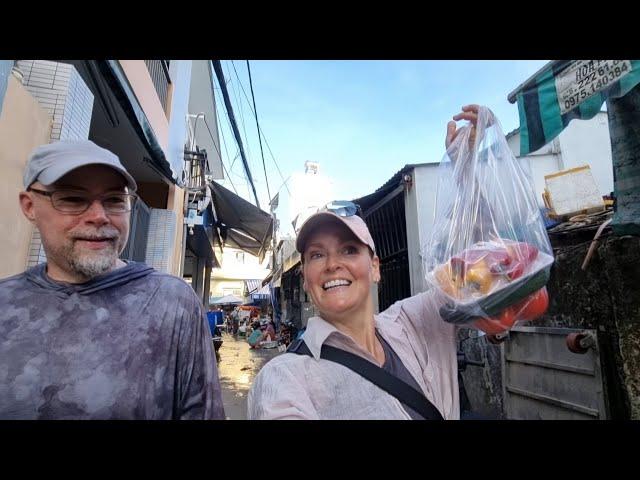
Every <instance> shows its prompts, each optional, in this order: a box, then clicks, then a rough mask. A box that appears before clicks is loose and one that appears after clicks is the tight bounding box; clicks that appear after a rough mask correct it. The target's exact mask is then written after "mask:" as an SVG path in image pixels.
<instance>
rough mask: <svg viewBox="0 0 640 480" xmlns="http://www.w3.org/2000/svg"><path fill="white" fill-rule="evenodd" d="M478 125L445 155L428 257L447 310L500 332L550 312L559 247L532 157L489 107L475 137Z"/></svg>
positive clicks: (451, 317)
mask: <svg viewBox="0 0 640 480" xmlns="http://www.w3.org/2000/svg"><path fill="white" fill-rule="evenodd" d="M471 133H472V132H471V126H470V125H467V126H465V127H463V128H462V129H461V131H460V133H459V134H458V135H457V137H456V138H455V140H454V141H453V143H452V144H451V145H450V146H449V148H448V149H447V153H446V154H445V156H444V158H443V159H442V162H441V163H440V168H439V172H438V190H437V194H436V211H435V221H434V227H433V230H432V234H431V236H430V238H429V240H428V242H427V244H426V245H425V246H424V248H423V252H422V258H423V261H424V266H425V272H427V273H426V280H427V283H428V284H430V285H431V286H432V287H433V288H436V289H438V290H439V291H440V292H441V293H442V294H443V295H444V298H445V302H444V305H443V306H442V308H441V309H440V315H441V316H442V318H443V319H444V320H445V321H447V322H450V323H454V324H458V325H465V326H469V327H475V328H478V329H481V330H483V331H485V332H487V333H490V334H496V333H502V332H504V331H507V330H509V329H510V328H511V327H512V326H513V325H514V324H515V323H516V322H518V321H523V320H533V319H534V318H536V317H538V316H540V315H542V314H543V313H544V311H545V310H546V308H547V306H548V296H547V292H546V288H545V285H546V283H547V282H548V280H549V274H550V270H551V265H552V264H553V253H552V249H551V244H550V243H549V238H548V236H547V232H546V228H545V224H544V220H543V217H542V215H541V213H540V207H539V206H538V204H537V202H536V198H535V190H534V186H533V182H532V180H531V173H530V169H529V164H528V162H527V161H526V160H517V159H516V158H515V157H514V156H513V153H512V152H511V149H510V148H509V146H508V144H507V141H506V138H505V136H504V134H503V133H502V129H501V127H500V123H499V122H498V120H497V118H496V117H495V116H494V115H493V113H492V112H491V111H490V110H489V109H487V108H486V107H480V109H479V111H478V123H477V127H476V136H475V141H473V139H472V135H471Z"/></svg>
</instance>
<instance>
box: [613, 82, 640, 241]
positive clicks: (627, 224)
mask: <svg viewBox="0 0 640 480" xmlns="http://www.w3.org/2000/svg"><path fill="white" fill-rule="evenodd" d="M607 112H608V114H609V134H610V136H611V154H612V160H613V188H614V191H615V197H616V211H615V213H614V215H613V221H612V222H611V227H612V228H613V231H614V233H616V235H639V234H640V129H639V128H640V84H638V85H636V86H635V87H634V88H633V89H632V90H630V91H629V93H627V94H626V95H625V96H623V97H620V98H613V99H609V100H607Z"/></svg>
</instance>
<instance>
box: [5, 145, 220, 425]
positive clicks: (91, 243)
mask: <svg viewBox="0 0 640 480" xmlns="http://www.w3.org/2000/svg"><path fill="white" fill-rule="evenodd" d="M24 187H25V191H23V192H20V206H21V208H22V211H23V213H24V215H25V217H26V218H27V219H28V220H29V221H30V222H31V223H33V224H34V225H35V226H36V227H37V228H38V230H39V231H40V235H41V238H42V244H43V247H44V250H45V253H46V256H47V262H46V263H44V264H40V265H38V266H36V267H33V268H30V269H28V270H27V271H26V272H24V273H22V274H20V275H16V276H14V277H10V278H7V279H4V280H1V281H0V308H1V309H2V313H0V358H1V359H2V360H1V362H0V419H111V418H114V419H215V418H224V410H223V407H222V397H221V392H220V385H219V381H218V373H217V367H216V362H215V357H214V355H213V351H212V345H211V335H210V333H209V327H208V323H207V320H206V317H205V315H204V312H203V309H202V305H201V303H200V301H199V299H198V297H197V295H196V294H195V293H194V292H193V290H192V289H191V288H190V287H189V286H188V285H187V284H186V283H185V282H183V281H182V280H181V279H179V278H177V277H173V276H171V275H167V274H163V273H160V272H157V271H155V270H154V269H153V268H150V267H148V266H146V265H145V264H143V263H137V262H131V261H126V262H125V261H122V260H120V259H119V258H118V256H119V254H120V253H121V252H122V249H123V248H124V246H125V244H126V242H127V238H128V235H129V219H130V215H131V209H132V207H133V205H134V202H135V200H136V195H135V193H134V192H135V190H136V182H135V181H134V179H133V178H132V177H131V175H130V174H129V173H128V172H127V171H126V169H125V168H124V167H123V166H122V164H121V163H120V160H119V159H118V157H117V156H116V155H114V154H113V153H111V152H109V151H108V150H105V149H103V148H100V147H98V146H97V145H96V144H94V143H93V142H90V141H62V142H56V143H52V144H48V145H43V146H41V147H38V148H37V149H36V150H35V151H34V152H33V154H32V156H31V158H30V159H29V161H28V163H27V167H26V170H25V174H24Z"/></svg>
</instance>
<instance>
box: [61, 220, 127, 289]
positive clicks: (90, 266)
mask: <svg viewBox="0 0 640 480" xmlns="http://www.w3.org/2000/svg"><path fill="white" fill-rule="evenodd" d="M81 238H85V239H86V238H107V239H109V242H108V244H107V246H106V247H104V248H102V249H100V250H95V251H91V250H88V249H81V247H80V246H79V245H78V240H79V239H81ZM122 243H123V242H122V238H121V235H120V232H119V231H118V230H117V229H115V228H113V227H105V228H101V229H99V230H97V231H96V230H92V231H79V232H74V233H73V238H72V239H71V240H70V241H69V242H68V243H65V244H64V245H63V246H62V247H60V248H58V249H54V251H53V253H54V254H55V255H56V256H57V257H58V258H59V259H61V260H62V261H63V262H64V263H66V264H67V265H68V266H69V268H70V269H71V271H72V272H73V273H75V274H77V275H80V276H82V277H84V278H86V279H88V280H90V279H92V278H94V277H96V276H98V275H102V274H103V273H106V272H109V271H110V270H112V269H113V267H114V266H115V265H116V262H117V260H118V255H119V253H120V250H121V249H122V248H121V247H122Z"/></svg>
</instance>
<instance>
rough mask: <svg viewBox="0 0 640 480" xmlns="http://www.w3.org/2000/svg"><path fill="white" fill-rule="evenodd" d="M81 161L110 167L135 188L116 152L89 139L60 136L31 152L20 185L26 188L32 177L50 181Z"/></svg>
mask: <svg viewBox="0 0 640 480" xmlns="http://www.w3.org/2000/svg"><path fill="white" fill-rule="evenodd" d="M85 165H106V166H107V167H111V168H113V169H114V170H116V171H117V172H118V173H120V174H121V175H122V176H123V177H124V178H125V179H126V181H127V186H128V187H129V189H130V190H136V189H137V188H138V186H137V185H136V181H135V180H134V179H133V177H132V176H131V175H130V174H129V172H127V170H126V169H125V168H124V167H123V166H122V164H121V163H120V159H119V158H118V156H117V155H114V154H113V153H111V152H110V151H109V150H106V149H104V148H102V147H99V146H98V145H96V144H95V143H93V142H92V141H90V140H61V141H58V142H54V143H49V144H47V145H41V146H39V147H37V148H36V149H35V150H34V151H33V152H32V153H31V157H30V158H29V161H28V162H27V167H26V168H25V171H24V179H23V180H24V188H29V187H30V186H31V184H32V183H33V182H35V181H38V182H40V183H42V184H43V185H51V184H52V183H54V182H56V181H58V180H59V179H60V178H62V177H64V176H65V175H66V174H67V173H69V172H70V171H71V170H75V169H76V168H79V167H84V166H85Z"/></svg>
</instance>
